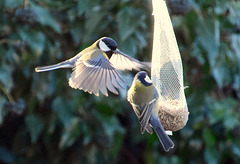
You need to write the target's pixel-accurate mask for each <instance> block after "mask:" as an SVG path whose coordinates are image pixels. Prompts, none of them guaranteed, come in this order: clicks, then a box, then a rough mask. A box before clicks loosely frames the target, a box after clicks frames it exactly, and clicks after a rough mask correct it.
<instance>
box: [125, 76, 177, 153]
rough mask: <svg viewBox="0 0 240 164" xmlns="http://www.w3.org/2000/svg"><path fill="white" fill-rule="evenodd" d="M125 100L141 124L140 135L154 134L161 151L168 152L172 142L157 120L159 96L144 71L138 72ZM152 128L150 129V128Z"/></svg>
mask: <svg viewBox="0 0 240 164" xmlns="http://www.w3.org/2000/svg"><path fill="white" fill-rule="evenodd" d="M127 100H128V101H129V102H130V104H131V105H132V108H133V110H134V112H135V114H136V115H137V117H138V119H139V122H140V124H141V132H142V134H143V133H144V132H145V130H146V131H147V132H148V133H150V134H152V133H153V131H152V128H153V129H154V131H155V132H156V134H157V136H158V138H159V140H160V142H161V144H162V146H163V149H164V150H165V151H169V150H170V149H171V148H173V147H174V143H173V141H172V140H171V139H170V138H169V136H168V135H167V134H166V132H165V131H164V129H163V127H162V125H161V122H160V121H159V118H158V111H159V107H158V105H159V94H158V91H157V89H156V88H155V86H154V85H153V83H152V81H151V80H150V78H149V77H148V75H147V73H146V72H145V71H141V72H138V73H137V74H136V75H135V77H134V79H133V82H132V86H131V87H130V88H129V90H128V93H127ZM151 127H152V128H151Z"/></svg>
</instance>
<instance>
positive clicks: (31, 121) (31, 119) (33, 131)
mask: <svg viewBox="0 0 240 164" xmlns="http://www.w3.org/2000/svg"><path fill="white" fill-rule="evenodd" d="M25 122H26V125H27V127H28V130H29V132H30V136H31V141H32V143H35V142H36V141H37V139H38V136H39V135H40V133H41V131H42V129H43V123H42V121H41V120H40V118H39V117H38V116H37V115H35V114H30V115H28V116H27V117H26V119H25Z"/></svg>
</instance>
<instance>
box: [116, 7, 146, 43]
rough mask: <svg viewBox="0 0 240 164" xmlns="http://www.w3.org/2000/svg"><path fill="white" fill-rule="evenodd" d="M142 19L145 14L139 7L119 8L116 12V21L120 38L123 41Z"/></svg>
mask: <svg viewBox="0 0 240 164" xmlns="http://www.w3.org/2000/svg"><path fill="white" fill-rule="evenodd" d="M144 21H145V16H144V14H143V12H142V10H140V9H134V8H131V7H124V8H123V9H122V10H120V12H119V13H118V14H117V23H118V29H119V36H120V38H121V40H122V41H125V39H127V38H128V37H129V36H130V35H131V34H133V33H134V31H135V30H136V29H137V28H138V26H140V25H142V22H144Z"/></svg>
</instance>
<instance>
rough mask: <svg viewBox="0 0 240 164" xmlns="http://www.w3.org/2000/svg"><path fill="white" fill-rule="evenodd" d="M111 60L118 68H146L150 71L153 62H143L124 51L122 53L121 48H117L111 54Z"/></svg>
mask: <svg viewBox="0 0 240 164" xmlns="http://www.w3.org/2000/svg"><path fill="white" fill-rule="evenodd" d="M110 62H111V63H112V64H113V66H114V67H115V68H116V69H118V70H121V71H123V70H130V71H131V70H133V69H135V70H137V71H139V70H140V69H145V70H147V71H150V69H151V64H150V63H149V62H141V61H138V60H136V59H134V58H132V57H130V56H128V55H126V54H124V53H122V52H121V51H119V50H116V51H115V53H114V54H113V55H112V56H111V58H110Z"/></svg>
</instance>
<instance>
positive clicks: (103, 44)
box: [99, 41, 111, 52]
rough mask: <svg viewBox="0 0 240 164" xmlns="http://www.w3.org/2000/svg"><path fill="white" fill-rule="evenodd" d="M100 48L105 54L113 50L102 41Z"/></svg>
mask: <svg viewBox="0 0 240 164" xmlns="http://www.w3.org/2000/svg"><path fill="white" fill-rule="evenodd" d="M99 47H100V49H101V50H102V51H104V52H106V51H111V49H110V48H109V47H108V46H107V45H106V44H105V43H104V42H103V41H100V43H99Z"/></svg>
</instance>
